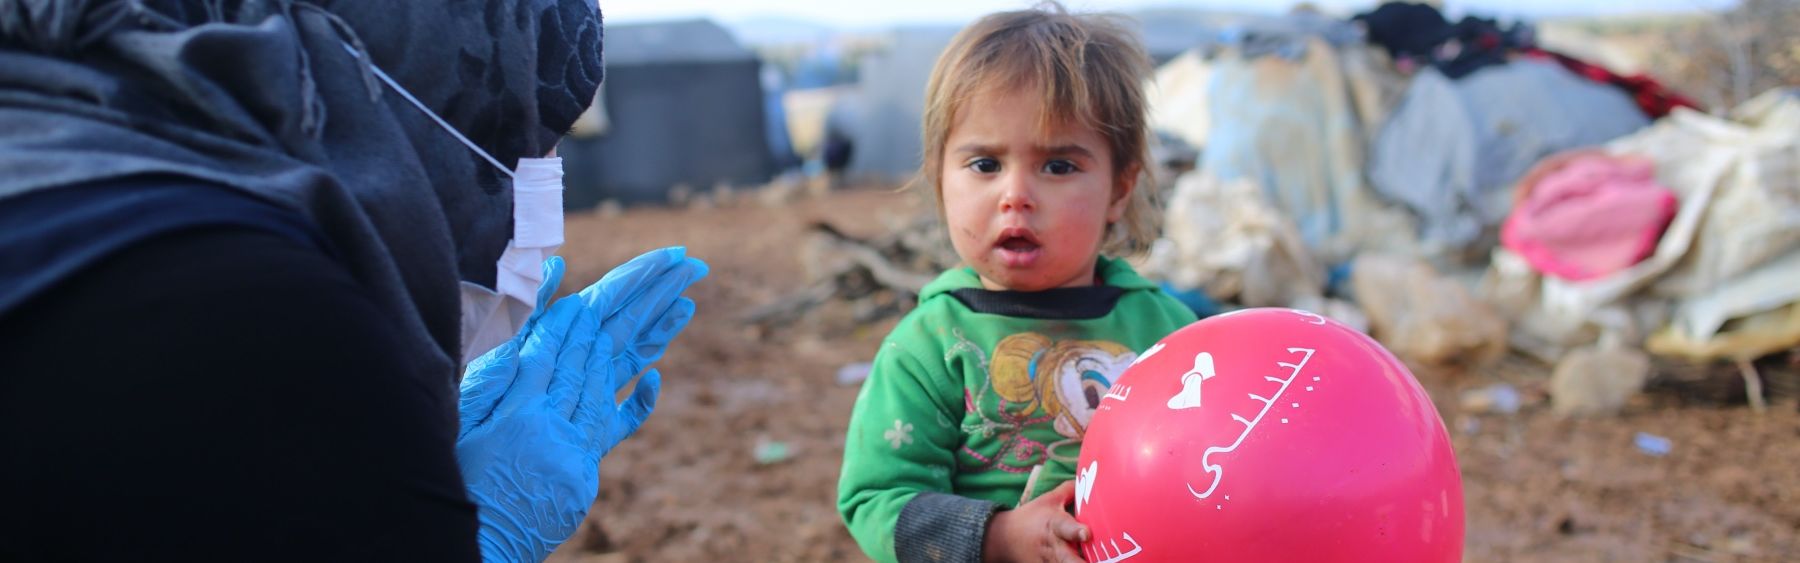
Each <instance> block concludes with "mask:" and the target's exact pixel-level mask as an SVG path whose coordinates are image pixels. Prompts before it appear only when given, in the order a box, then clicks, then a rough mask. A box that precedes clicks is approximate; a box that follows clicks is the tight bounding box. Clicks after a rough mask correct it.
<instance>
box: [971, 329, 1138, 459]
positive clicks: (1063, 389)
mask: <svg viewBox="0 0 1800 563" xmlns="http://www.w3.org/2000/svg"><path fill="white" fill-rule="evenodd" d="M1135 359H1137V354H1136V353H1134V352H1132V351H1131V349H1130V348H1126V347H1125V346H1123V345H1120V344H1117V343H1114V342H1107V341H1102V340H1063V341H1057V340H1054V339H1051V338H1050V337H1047V336H1044V335H1042V334H1037V333H1031V332H1025V333H1019V334H1014V335H1011V336H1008V337H1006V338H1005V339H1003V340H1001V341H1000V343H999V344H997V345H995V347H994V353H993V359H992V361H991V363H988V364H987V366H986V367H987V370H988V385H987V386H986V388H984V389H982V390H981V394H982V397H965V400H966V401H967V403H968V404H967V405H966V406H967V408H968V409H969V411H970V412H974V413H978V414H979V416H980V417H981V419H982V424H980V425H979V426H980V427H981V428H982V429H983V430H985V431H986V433H988V434H989V435H992V434H996V433H997V434H999V435H1000V436H1001V437H1002V443H1003V444H1004V445H1003V446H1002V447H1001V449H1000V452H999V453H998V454H997V455H995V456H994V457H992V458H988V457H986V456H982V455H981V454H979V453H977V452H975V451H974V450H972V449H969V448H967V447H964V448H963V450H962V451H963V453H965V454H968V455H970V456H972V457H974V458H975V459H977V460H980V461H981V462H982V463H981V465H980V466H978V467H975V468H974V469H1001V470H1004V471H1010V472H1020V471H1029V468H1030V467H1031V466H1032V465H1036V464H1038V463H1040V462H1042V461H1043V459H1042V456H1043V455H1044V454H1048V455H1049V456H1051V457H1052V458H1055V459H1059V460H1063V461H1071V462H1072V461H1074V459H1075V457H1076V456H1077V455H1078V454H1079V446H1080V444H1081V437H1082V435H1083V434H1084V433H1086V431H1087V425H1088V421H1089V420H1092V419H1093V416H1094V410H1095V409H1097V408H1099V406H1100V400H1101V399H1102V398H1104V397H1105V396H1106V391H1107V389H1108V388H1110V387H1111V386H1112V381H1113V380H1114V379H1116V378H1117V377H1118V376H1119V374H1121V373H1124V371H1125V368H1127V367H1129V366H1130V365H1131V362H1132V361H1133V360H1135ZM990 390H991V391H992V393H993V394H994V395H997V396H998V398H999V405H998V406H999V408H998V411H999V412H998V413H997V414H998V416H999V417H1000V418H1001V420H993V419H992V418H990V416H989V414H990V413H989V412H988V411H986V410H983V409H980V408H979V406H980V405H981V404H982V403H983V402H984V400H985V397H986V395H987V394H988V392H989V391H990ZM1046 422H1048V423H1050V424H1051V425H1052V427H1053V428H1054V429H1055V430H1056V434H1057V435H1058V436H1060V437H1061V439H1060V440H1057V441H1054V442H1052V443H1050V444H1044V443H1042V442H1040V441H1038V440H1034V439H1031V438H1029V437H1026V436H1025V435H1024V430H1025V429H1026V428H1029V427H1032V426H1035V425H1039V424H1043V423H1046ZM1008 456H1010V457H1011V459H1008ZM1002 461H1009V462H1010V463H1001V462H1002Z"/></svg>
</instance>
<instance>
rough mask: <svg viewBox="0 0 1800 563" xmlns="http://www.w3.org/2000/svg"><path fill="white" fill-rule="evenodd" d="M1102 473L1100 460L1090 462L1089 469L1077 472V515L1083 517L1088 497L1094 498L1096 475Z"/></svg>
mask: <svg viewBox="0 0 1800 563" xmlns="http://www.w3.org/2000/svg"><path fill="white" fill-rule="evenodd" d="M1099 472H1100V460H1097V459H1096V460H1094V461H1091V462H1088V466H1087V469H1083V470H1080V471H1077V472H1075V515H1076V516H1080V515H1081V507H1083V506H1086V505H1087V502H1088V497H1091V496H1094V474H1095V473H1099Z"/></svg>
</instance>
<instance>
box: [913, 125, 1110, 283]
mask: <svg viewBox="0 0 1800 563" xmlns="http://www.w3.org/2000/svg"><path fill="white" fill-rule="evenodd" d="M1041 104H1042V101H1041V100H1040V99H1039V94H1038V92H1036V91H1026V90H995V89H990V90H988V91H987V92H985V93H983V94H982V95H980V96H977V97H976V98H975V99H973V100H971V102H970V103H969V104H968V105H966V106H964V107H963V108H962V109H961V111H960V112H959V114H958V115H957V117H956V122H955V123H954V124H953V125H952V126H951V129H950V135H949V138H948V141H947V142H946V143H945V145H944V164H943V166H944V169H943V170H942V175H941V176H940V177H941V178H942V179H943V180H942V182H943V197H942V199H943V202H944V215H945V219H946V222H947V223H948V224H949V227H950V240H951V242H952V243H953V244H954V245H955V246H956V253H957V254H958V255H959V256H961V257H962V259H963V261H965V262H967V263H968V264H969V265H970V266H973V267H974V268H975V271H976V273H978V274H980V275H981V282H982V285H984V286H986V287H987V288H988V289H1012V290H1019V291H1040V290H1045V289H1053V288H1058V287H1078V286H1085V285H1093V283H1094V263H1095V260H1096V259H1097V258H1098V257H1099V255H1100V245H1101V242H1102V237H1104V236H1105V234H1106V225H1107V223H1109V222H1112V221H1117V220H1119V217H1120V216H1122V215H1123V214H1124V212H1125V204H1126V201H1128V198H1126V197H1123V196H1124V195H1126V194H1125V192H1126V191H1127V190H1129V189H1130V187H1129V186H1121V187H1122V188H1123V189H1121V190H1117V191H1118V192H1119V193H1115V189H1114V188H1115V186H1114V179H1115V178H1117V177H1119V175H1118V174H1117V173H1116V172H1115V170H1114V169H1113V158H1112V153H1111V150H1110V149H1109V148H1108V144H1107V142H1106V138H1105V137H1103V136H1101V134H1100V132H1098V131H1095V130H1092V129H1089V128H1085V127H1079V126H1074V125H1070V126H1059V127H1056V128H1054V129H1053V130H1051V131H1048V132H1046V131H1044V130H1043V129H1042V128H1040V127H1039V123H1038V112H1039V107H1040V106H1041Z"/></svg>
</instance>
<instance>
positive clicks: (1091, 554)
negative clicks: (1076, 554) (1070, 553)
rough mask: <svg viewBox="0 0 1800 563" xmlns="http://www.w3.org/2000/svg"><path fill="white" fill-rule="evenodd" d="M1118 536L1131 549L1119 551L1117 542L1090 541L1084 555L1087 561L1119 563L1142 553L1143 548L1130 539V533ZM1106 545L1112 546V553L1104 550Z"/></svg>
mask: <svg viewBox="0 0 1800 563" xmlns="http://www.w3.org/2000/svg"><path fill="white" fill-rule="evenodd" d="M1120 536H1121V537H1122V538H1123V539H1124V540H1125V543H1127V544H1130V545H1131V549H1129V550H1127V549H1120V548H1119V540H1112V541H1111V542H1106V543H1102V542H1099V541H1092V542H1088V544H1087V546H1086V548H1085V551H1087V553H1085V554H1084V555H1087V560H1088V561H1093V562H1094V563H1119V562H1120V561H1124V560H1126V559H1130V558H1133V557H1137V555H1138V554H1139V553H1143V552H1144V547H1143V546H1141V545H1138V542H1137V540H1134V539H1131V533H1130V532H1126V533H1123V534H1120ZM1107 543H1111V544H1112V551H1107V550H1106V546H1107Z"/></svg>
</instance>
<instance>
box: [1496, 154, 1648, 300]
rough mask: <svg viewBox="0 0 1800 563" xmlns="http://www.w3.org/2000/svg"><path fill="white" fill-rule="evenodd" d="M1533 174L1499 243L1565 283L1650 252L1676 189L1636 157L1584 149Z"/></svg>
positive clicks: (1618, 266)
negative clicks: (1542, 171) (1532, 179)
mask: <svg viewBox="0 0 1800 563" xmlns="http://www.w3.org/2000/svg"><path fill="white" fill-rule="evenodd" d="M1559 164H1560V167H1558V168H1556V169H1554V170H1550V171H1547V172H1545V173H1543V174H1541V175H1538V174H1533V175H1530V176H1528V178H1530V177H1535V180H1536V183H1535V185H1521V186H1519V188H1520V189H1522V190H1529V191H1528V192H1527V193H1526V194H1525V195H1524V198H1523V199H1522V200H1521V201H1519V202H1518V203H1517V205H1515V206H1514V207H1513V212H1512V215H1510V216H1508V217H1507V218H1506V223H1505V224H1504V225H1502V226H1501V228H1500V243H1501V244H1503V245H1505V246H1506V248H1508V249H1510V250H1512V251H1513V252H1516V253H1518V254H1519V255H1520V256H1522V257H1524V258H1525V261H1526V262H1528V263H1530V264H1531V266H1532V267H1533V268H1535V269H1537V271H1539V272H1542V273H1544V274H1547V275H1552V276H1556V277H1559V278H1563V279H1566V280H1571V281H1580V280H1588V279H1594V278H1598V277H1603V276H1606V275H1607V274H1611V273H1613V272H1617V271H1619V270H1623V269H1625V268H1628V267H1631V265H1633V264H1636V263H1638V262H1639V261H1642V260H1643V259H1644V258H1646V257H1648V256H1650V254H1651V253H1652V252H1654V251H1655V250H1656V243H1657V241H1658V240H1660V239H1661V238H1662V233H1663V229H1665V228H1668V226H1669V221H1670V220H1673V219H1674V218H1675V211H1676V208H1677V207H1678V206H1677V203H1676V200H1675V193H1674V192H1672V191H1669V189H1668V188H1665V187H1663V186H1662V185H1660V184H1657V183H1656V175H1655V169H1654V167H1653V165H1652V164H1651V163H1650V162H1649V161H1647V160H1642V159H1632V158H1621V157H1617V156H1612V155H1607V154H1602V153H1590V154H1582V155H1578V156H1575V157H1573V158H1570V159H1568V160H1566V161H1563V162H1561V163H1559Z"/></svg>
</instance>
